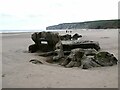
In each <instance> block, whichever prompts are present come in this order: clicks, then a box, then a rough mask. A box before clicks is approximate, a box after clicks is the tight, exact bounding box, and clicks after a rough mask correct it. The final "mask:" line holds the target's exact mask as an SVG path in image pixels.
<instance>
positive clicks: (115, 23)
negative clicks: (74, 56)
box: [46, 19, 120, 30]
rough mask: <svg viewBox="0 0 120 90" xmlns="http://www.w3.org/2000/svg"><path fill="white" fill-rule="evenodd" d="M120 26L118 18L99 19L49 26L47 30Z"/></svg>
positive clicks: (113, 27) (115, 27) (112, 27)
mask: <svg viewBox="0 0 120 90" xmlns="http://www.w3.org/2000/svg"><path fill="white" fill-rule="evenodd" d="M117 28H120V19H118V20H117V19H116V20H99V21H88V22H76V23H62V24H58V25H53V26H48V27H46V30H57V29H117Z"/></svg>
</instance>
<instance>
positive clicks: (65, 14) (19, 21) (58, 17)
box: [0, 0, 119, 30]
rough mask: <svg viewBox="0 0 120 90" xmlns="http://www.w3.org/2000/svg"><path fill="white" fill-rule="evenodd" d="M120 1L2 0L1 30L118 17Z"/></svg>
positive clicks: (43, 27)
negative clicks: (119, 3) (119, 2)
mask: <svg viewBox="0 0 120 90" xmlns="http://www.w3.org/2000/svg"><path fill="white" fill-rule="evenodd" d="M118 1H119V0H0V30H5V29H7V30H16V29H18V30H21V29H26V30H28V29H31V30H32V29H45V28H46V27H47V26H49V25H55V24H59V23H67V22H82V21H92V20H107V19H117V18H118Z"/></svg>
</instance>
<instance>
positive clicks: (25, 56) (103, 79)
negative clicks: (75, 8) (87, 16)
mask: <svg viewBox="0 0 120 90" xmlns="http://www.w3.org/2000/svg"><path fill="white" fill-rule="evenodd" d="M76 32H79V33H80V34H82V35H83V38H82V40H95V41H99V43H100V46H101V48H102V49H101V50H103V51H109V52H111V53H113V54H114V55H115V56H116V57H117V58H118V30H112V29H111V30H88V31H85V30H82V31H80V30H74V31H72V34H73V33H76ZM60 34H65V31H60ZM30 35H31V33H15V34H2V70H3V71H2V87H3V88H117V87H118V65H115V66H111V67H100V68H92V69H89V70H83V69H81V68H64V67H62V66H59V65H54V64H48V63H46V62H45V58H44V57H40V56H37V55H36V53H27V50H28V46H29V45H30V44H32V43H33V41H32V40H31V38H30ZM33 58H37V59H39V60H41V61H42V62H43V63H44V64H42V65H36V64H32V63H30V62H29V60H30V59H33Z"/></svg>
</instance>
